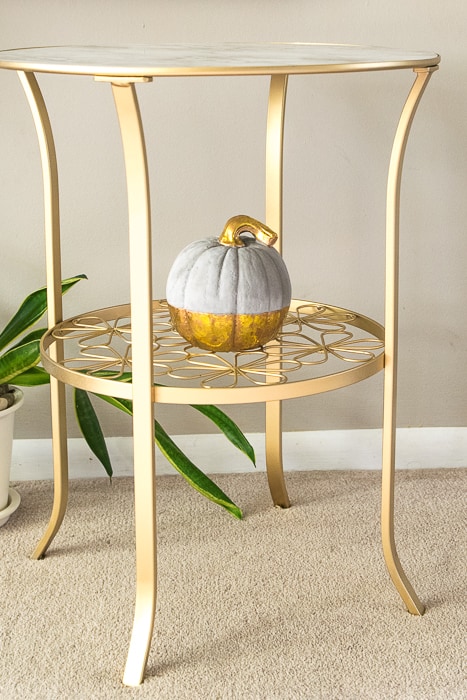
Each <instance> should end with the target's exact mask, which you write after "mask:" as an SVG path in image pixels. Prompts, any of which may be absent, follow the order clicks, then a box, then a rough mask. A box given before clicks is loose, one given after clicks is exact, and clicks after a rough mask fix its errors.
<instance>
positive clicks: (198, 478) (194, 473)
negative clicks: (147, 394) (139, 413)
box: [156, 421, 242, 520]
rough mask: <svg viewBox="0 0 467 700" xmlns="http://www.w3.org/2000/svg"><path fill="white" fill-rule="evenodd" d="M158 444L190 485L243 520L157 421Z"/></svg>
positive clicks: (227, 499)
mask: <svg viewBox="0 0 467 700" xmlns="http://www.w3.org/2000/svg"><path fill="white" fill-rule="evenodd" d="M156 442H157V445H158V447H159V449H160V451H161V452H162V454H163V455H164V456H165V457H166V458H167V459H168V460H169V462H170V463H171V464H172V466H173V467H175V469H176V470H177V471H178V472H180V474H182V476H184V477H185V479H186V480H187V481H188V483H189V484H190V485H191V486H192V487H193V488H194V489H196V491H199V493H201V494H202V495H203V496H205V497H206V498H209V499H210V500H211V501H214V503H217V504H218V505H220V506H222V507H223V508H225V509H226V510H227V511H229V513H231V514H232V515H233V516H235V517H236V518H238V519H239V520H241V518H242V511H241V510H240V508H239V507H238V506H237V505H235V503H234V502H233V501H231V500H230V498H229V497H228V496H226V494H225V493H224V492H223V491H222V490H221V489H220V488H219V487H218V486H217V484H215V483H214V482H213V481H211V479H210V478H209V477H208V476H206V474H204V473H203V472H202V471H201V470H200V469H198V467H197V466H196V465H195V464H193V462H192V461H191V460H190V459H189V458H188V457H187V456H186V454H185V453H184V452H182V451H181V450H180V448H179V447H177V445H176V444H175V443H174V441H173V440H172V438H171V437H169V435H167V433H166V432H165V430H164V428H163V427H162V426H161V425H160V423H158V422H157V421H156Z"/></svg>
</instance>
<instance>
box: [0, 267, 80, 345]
mask: <svg viewBox="0 0 467 700" xmlns="http://www.w3.org/2000/svg"><path fill="white" fill-rule="evenodd" d="M82 279H87V277H86V275H76V276H75V277H69V278H68V279H66V280H63V281H62V294H65V293H66V292H67V291H68V290H69V289H71V287H73V286H74V285H75V284H76V283H77V282H79V281H80V280H82ZM46 310H47V288H46V287H41V288H40V289H37V290H36V291H35V292H32V293H31V294H29V296H27V297H26V299H25V300H24V301H23V303H22V304H21V306H20V307H19V309H18V311H17V312H16V313H15V315H14V316H13V317H12V319H11V320H10V321H9V323H8V324H7V325H6V326H5V328H4V329H3V331H2V333H0V350H2V349H3V348H5V347H6V346H7V345H9V344H10V343H11V342H12V341H13V340H14V339H15V338H17V337H18V336H19V335H21V333H24V332H25V331H26V330H27V329H28V328H30V326H32V325H33V324H34V323H36V321H38V320H39V319H40V318H41V316H43V315H44V313H45V312H46Z"/></svg>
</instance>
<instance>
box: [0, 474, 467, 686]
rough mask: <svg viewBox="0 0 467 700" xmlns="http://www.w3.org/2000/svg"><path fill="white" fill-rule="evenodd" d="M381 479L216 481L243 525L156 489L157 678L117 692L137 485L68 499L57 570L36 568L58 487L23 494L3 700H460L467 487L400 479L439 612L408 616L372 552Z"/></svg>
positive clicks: (3, 540) (15, 528)
mask: <svg viewBox="0 0 467 700" xmlns="http://www.w3.org/2000/svg"><path fill="white" fill-rule="evenodd" d="M379 478H380V477H379V474H376V473H374V472H311V473H292V474H289V475H288V477H287V482H288V485H289V492H290V496H291V498H292V500H293V507H292V508H291V509H289V510H287V511H281V510H277V509H274V508H272V507H271V505H270V500H269V493H268V490H267V485H266V479H265V475H264V474H262V473H259V474H252V475H250V474H248V475H245V474H240V475H232V476H223V477H218V479H217V480H218V483H219V484H220V485H221V486H222V487H223V488H224V489H225V490H226V491H227V493H228V494H229V495H230V496H231V497H232V498H233V499H234V500H235V501H236V502H237V503H238V504H239V505H240V506H241V507H242V508H243V509H244V513H245V518H244V520H243V521H241V522H239V521H236V520H234V519H233V518H232V517H231V516H229V515H227V514H226V513H224V512H223V511H222V510H221V509H220V508H218V507H217V506H214V505H212V504H210V503H208V502H207V501H205V500H204V499H203V498H202V497H201V496H199V495H198V494H196V493H194V492H193V491H192V490H191V489H190V488H189V487H188V486H186V485H185V483H184V482H183V481H182V479H181V478H180V477H178V476H174V477H161V478H160V479H159V482H158V484H159V491H158V508H159V517H158V522H159V540H160V545H159V552H160V566H159V578H160V584H159V591H160V592H159V599H158V614H157V618H156V630H155V636H154V641H153V647H152V651H151V654H150V658H149V665H148V671H147V678H146V680H145V682H144V684H143V685H142V686H141V687H140V688H137V689H128V688H124V687H123V686H122V684H121V680H120V679H121V673H122V669H123V665H124V662H125V658H126V653H127V645H128V641H129V633H130V628H131V622H132V617H133V602H134V601H133V594H134V565H133V559H134V550H133V526H132V519H133V513H132V481H131V480H130V479H126V478H120V479H116V480H115V481H114V483H113V484H112V485H111V486H109V483H108V482H107V481H106V480H104V479H99V480H94V481H74V482H72V485H71V498H70V506H69V511H68V514H67V517H66V519H65V522H64V525H63V527H62V530H61V531H60V533H59V535H58V536H57V538H56V540H55V543H54V544H53V546H52V548H51V550H50V553H49V555H48V557H47V558H46V559H45V560H43V561H40V562H36V561H32V560H30V559H29V558H28V555H29V553H30V551H31V550H32V548H33V546H34V545H35V543H36V541H37V539H38V537H39V536H40V534H41V532H42V529H43V527H44V526H45V524H46V522H47V519H48V513H49V508H50V502H51V490H52V489H51V484H50V482H22V483H18V484H17V485H16V487H17V488H18V490H19V491H20V493H21V497H22V503H21V507H20V510H18V511H17V513H16V514H15V515H14V516H13V517H12V518H11V519H10V521H9V522H8V524H7V525H6V526H5V527H3V528H2V529H1V530H0V555H1V562H0V596H1V598H0V604H1V608H0V698H1V700H14V699H15V698H18V699H20V698H21V699H29V698H40V699H41V700H48V699H55V698H57V699H58V698H60V699H62V698H63V699H65V698H73V699H77V698H79V699H80V700H91V699H93V698H109V699H112V700H114V699H118V698H133V697H134V698H157V699H158V700H165V699H170V700H178V699H179V698H180V699H185V698H187V699H188V698H189V699H190V700H197V699H205V698H206V699H209V700H214V699H222V700H223V699H237V698H238V699H240V698H241V699H242V700H243V699H245V700H249V699H252V700H253V699H255V700H260V699H261V700H275V699H277V700H288V699H295V698H304V699H306V698H323V699H326V700H327V699H328V698H368V699H370V698H371V699H372V700H375V699H380V698H381V699H384V700H387V699H390V698H404V699H405V698H411V699H412V698H413V699H415V698H416V699H423V700H435V699H438V698H465V697H467V686H466V682H465V666H464V665H463V659H464V658H465V656H466V644H465V622H466V615H465V612H466V596H465V592H466V591H465V584H466V569H465V493H466V488H465V487H466V483H467V470H463V469H446V470H436V471H433V470H426V471H411V472H400V473H399V474H398V482H397V521H396V522H397V539H398V542H399V553H400V557H401V560H402V561H403V563H404V564H405V568H406V571H407V574H408V575H409V577H410V579H411V580H412V582H413V584H414V586H415V588H416V590H417V592H418V594H419V596H420V597H421V598H422V600H423V601H424V602H426V604H427V606H428V611H427V613H426V614H425V615H424V616H423V617H421V618H417V617H414V616H412V615H409V614H408V613H407V612H405V610H404V608H403V605H402V602H401V600H400V599H399V596H398V594H397V593H396V591H395V589H394V588H393V586H392V583H391V582H390V580H389V578H388V575H387V573H386V569H385V566H384V563H383V559H382V555H381V550H380V544H379V514H378V513H379Z"/></svg>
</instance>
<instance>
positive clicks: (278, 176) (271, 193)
mask: <svg viewBox="0 0 467 700" xmlns="http://www.w3.org/2000/svg"><path fill="white" fill-rule="evenodd" d="M286 94H287V76H286V75H273V76H271V83H270V89H269V106H268V121H267V135H266V223H267V225H268V226H269V227H270V228H272V229H273V230H274V231H275V232H276V233H277V234H278V236H279V238H278V241H277V244H276V248H277V249H278V250H279V252H281V251H282V240H281V234H282V171H283V168H282V161H283V142H284V117H285V99H286ZM266 469H267V474H268V482H269V490H270V492H271V496H272V500H273V503H274V505H275V506H281V507H282V508H289V506H290V500H289V496H288V494H287V488H286V485H285V480H284V470H283V465H282V402H281V401H268V402H267V403H266Z"/></svg>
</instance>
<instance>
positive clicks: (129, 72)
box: [0, 43, 440, 77]
mask: <svg viewBox="0 0 467 700" xmlns="http://www.w3.org/2000/svg"><path fill="white" fill-rule="evenodd" d="M439 60H440V58H439V56H438V54H436V53H431V52H424V51H406V50H403V49H389V48H379V47H372V46H354V45H339V44H306V43H284V44H281V43H273V44H252V43H221V44H157V45H154V46H107V47H106V46H45V47H34V48H33V47H31V48H23V49H13V50H9V51H0V68H8V69H11V70H24V71H37V72H45V73H68V74H77V75H102V76H115V77H122V76H123V77H144V76H147V77H150V76H170V75H179V76H181V75H186V76H188V75H262V74H267V75H271V74H277V73H282V74H285V73H287V74H297V73H339V72H352V71H368V70H388V69H397V68H420V67H429V66H435V65H437V64H438V63H439Z"/></svg>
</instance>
